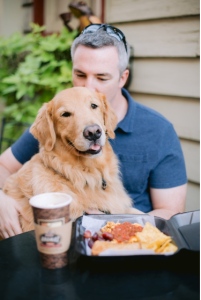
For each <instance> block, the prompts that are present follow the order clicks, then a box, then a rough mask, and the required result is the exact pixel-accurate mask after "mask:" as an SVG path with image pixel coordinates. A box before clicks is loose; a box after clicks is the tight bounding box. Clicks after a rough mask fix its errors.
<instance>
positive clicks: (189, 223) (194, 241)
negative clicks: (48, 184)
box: [74, 211, 200, 256]
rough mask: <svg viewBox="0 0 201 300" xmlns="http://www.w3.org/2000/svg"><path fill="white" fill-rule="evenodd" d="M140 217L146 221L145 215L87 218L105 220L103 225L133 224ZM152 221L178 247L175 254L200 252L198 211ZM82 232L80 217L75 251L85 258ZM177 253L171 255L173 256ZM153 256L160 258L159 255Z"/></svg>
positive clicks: (76, 230) (76, 231)
mask: <svg viewBox="0 0 201 300" xmlns="http://www.w3.org/2000/svg"><path fill="white" fill-rule="evenodd" d="M140 216H141V218H143V219H146V215H89V217H91V218H94V219H99V220H105V224H106V223H107V222H108V221H113V222H120V223H123V222H131V223H134V222H136V221H135V218H136V219H137V218H139V217H140ZM154 219H155V224H156V227H157V228H158V229H159V230H160V231H162V232H163V233H165V234H167V235H170V236H171V237H172V239H173V241H174V242H175V244H176V245H177V247H178V251H177V252H179V251H180V250H181V249H188V250H191V251H200V211H193V212H186V213H182V214H177V215H174V216H173V217H171V218H170V219H169V220H165V219H162V218H159V217H154ZM84 232H85V228H84V227H83V226H82V217H80V218H78V219H77V220H76V222H75V233H74V235H75V236H74V237H75V251H76V252H77V253H78V254H80V255H83V256H87V254H86V247H85V239H84ZM177 252H175V253H174V254H172V255H175V254H176V253H177ZM155 255H160V256H161V254H155ZM137 256H138V255H137Z"/></svg>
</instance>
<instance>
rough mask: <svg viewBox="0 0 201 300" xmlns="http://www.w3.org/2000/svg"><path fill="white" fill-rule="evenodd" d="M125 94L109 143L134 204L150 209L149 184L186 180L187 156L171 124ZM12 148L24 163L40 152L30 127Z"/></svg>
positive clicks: (167, 185)
mask: <svg viewBox="0 0 201 300" xmlns="http://www.w3.org/2000/svg"><path fill="white" fill-rule="evenodd" d="M122 94H123V96H124V97H125V98H126V99H127V101H128V111H127V114H126V116H125V118H124V119H123V120H122V121H121V122H119V123H118V125H117V127H116V129H115V135H116V137H115V139H114V140H110V143H111V145H112V148H113V150H114V152H115V153H116V155H117V157H118V159H119V167H120V172H121V178H122V181H123V184H124V187H125V189H126V191H127V193H128V194H129V195H130V197H131V198H132V199H133V206H135V207H136V208H137V209H139V210H142V211H144V212H149V211H150V210H152V205H151V199H150V193H149V190H150V187H151V188H156V189H166V188H172V187H176V186H179V185H182V184H185V183H186V182H187V176H186V168H185V162H184V157H183V153H182V150H181V145H180V141H179V138H178V136H177V134H176V132H175V130H174V128H173V126H172V124H171V123H170V122H169V121H168V120H167V119H165V118H164V117H163V116H162V115H160V114H159V113H157V112H156V111H154V110H152V109H150V108H148V107H146V106H144V105H141V104H139V103H137V102H135V101H134V100H133V99H132V98H131V96H130V94H129V93H128V92H127V91H126V90H125V89H122ZM11 150H12V153H13V155H14V156H15V158H16V159H17V160H18V161H19V162H20V163H22V164H24V163H25V162H26V161H28V160H29V159H30V158H31V157H32V156H33V155H34V154H36V153H37V152H38V150H39V148H38V141H37V140H36V139H35V138H34V137H33V135H32V134H31V133H29V130H27V131H26V132H25V133H24V134H23V135H22V136H21V137H20V139H18V141H17V142H15V143H14V144H13V145H12V147H11ZM170 201H171V200H170Z"/></svg>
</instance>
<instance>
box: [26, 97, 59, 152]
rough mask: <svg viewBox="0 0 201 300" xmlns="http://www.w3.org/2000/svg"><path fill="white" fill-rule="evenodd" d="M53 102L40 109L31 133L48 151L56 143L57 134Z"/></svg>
mask: <svg viewBox="0 0 201 300" xmlns="http://www.w3.org/2000/svg"><path fill="white" fill-rule="evenodd" d="M52 106H53V101H50V102H49V103H44V104H43V106H42V107H41V108H40V109H39V111H38V115H37V117H36V120H35V122H34V123H33V125H32V126H31V128H30V132H31V133H32V134H33V136H34V137H35V138H36V139H37V140H38V141H39V142H40V144H41V146H44V147H45V150H46V151H51V150H52V149H53V147H54V145H55V142H56V134H55V130H54V124H53V120H52Z"/></svg>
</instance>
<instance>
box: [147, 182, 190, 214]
mask: <svg viewBox="0 0 201 300" xmlns="http://www.w3.org/2000/svg"><path fill="white" fill-rule="evenodd" d="M186 192H187V184H184V185H180V186H178V187H174V188H169V189H154V188H150V196H151V201H152V206H153V210H152V211H150V212H149V213H148V214H149V215H152V216H157V217H161V218H163V219H169V218H171V217H172V216H173V215H175V214H177V213H183V212H184V209H185V200H186Z"/></svg>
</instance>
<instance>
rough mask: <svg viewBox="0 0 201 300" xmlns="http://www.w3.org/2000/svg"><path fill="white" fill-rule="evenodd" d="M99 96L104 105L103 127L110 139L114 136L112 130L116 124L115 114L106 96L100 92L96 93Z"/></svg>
mask: <svg viewBox="0 0 201 300" xmlns="http://www.w3.org/2000/svg"><path fill="white" fill-rule="evenodd" d="M98 94H99V98H100V99H101V100H102V101H103V106H104V121H105V127H106V130H107V134H108V136H109V137H110V138H111V139H114V138H115V133H114V130H115V128H116V126H117V123H118V119H117V116H116V114H115V112H114V110H113V108H112V107H111V105H110V103H109V102H108V101H107V100H106V97H105V95H104V94H102V93H98Z"/></svg>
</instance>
